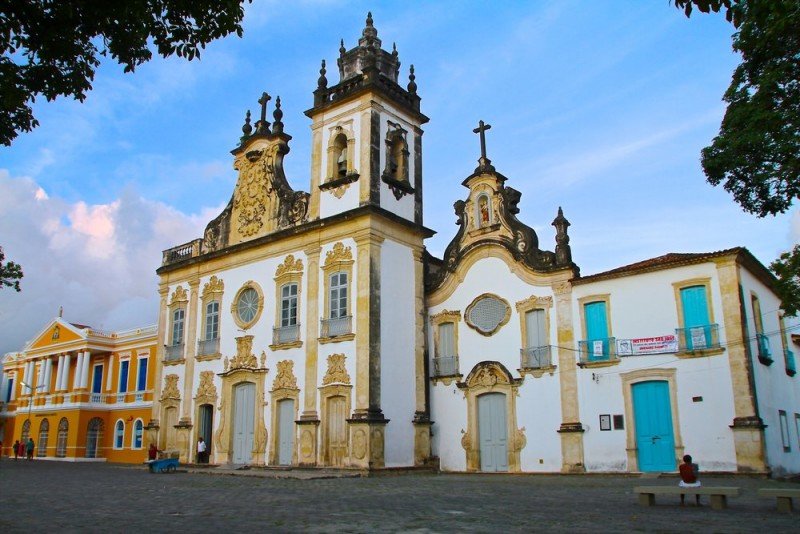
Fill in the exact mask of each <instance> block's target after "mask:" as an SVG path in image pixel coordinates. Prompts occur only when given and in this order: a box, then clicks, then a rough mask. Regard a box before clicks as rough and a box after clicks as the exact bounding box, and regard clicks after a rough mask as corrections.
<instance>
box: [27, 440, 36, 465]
mask: <svg viewBox="0 0 800 534" xmlns="http://www.w3.org/2000/svg"><path fill="white" fill-rule="evenodd" d="M35 447H36V445H35V444H34V443H33V438H28V443H26V444H25V452H27V453H28V460H33V449H34V448H35Z"/></svg>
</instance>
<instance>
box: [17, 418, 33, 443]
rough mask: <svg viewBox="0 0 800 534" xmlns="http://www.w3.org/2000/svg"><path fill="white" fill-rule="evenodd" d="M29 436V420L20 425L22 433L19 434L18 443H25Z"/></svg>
mask: <svg viewBox="0 0 800 534" xmlns="http://www.w3.org/2000/svg"><path fill="white" fill-rule="evenodd" d="M30 435H31V421H30V419H28V420H26V421H25V422H24V423H22V433H21V434H20V436H19V439H20V441H22V443H27V442H28V438H29V437H30Z"/></svg>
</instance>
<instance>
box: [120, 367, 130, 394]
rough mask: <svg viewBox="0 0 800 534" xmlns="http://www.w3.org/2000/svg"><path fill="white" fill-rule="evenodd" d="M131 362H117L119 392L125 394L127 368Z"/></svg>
mask: <svg viewBox="0 0 800 534" xmlns="http://www.w3.org/2000/svg"><path fill="white" fill-rule="evenodd" d="M130 364H131V362H130V361H129V360H122V361H121V362H119V392H120V393H125V392H126V391H128V367H130Z"/></svg>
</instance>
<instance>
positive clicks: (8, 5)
mask: <svg viewBox="0 0 800 534" xmlns="http://www.w3.org/2000/svg"><path fill="white" fill-rule="evenodd" d="M245 1H247V2H248V3H249V2H251V1H252V0H126V1H125V2H104V1H102V2H97V1H91V0H60V1H58V2H54V1H52V0H6V1H3V2H0V9H1V10H2V11H0V50H1V51H2V56H1V57H0V143H2V144H4V145H10V144H11V142H12V141H13V140H14V138H16V136H17V135H18V134H19V132H23V131H30V130H31V129H32V128H35V127H36V126H38V122H37V121H36V119H35V118H34V116H33V112H32V110H31V107H30V104H31V103H32V102H33V101H34V99H35V98H36V97H37V96H39V95H41V96H44V97H45V98H47V100H54V99H55V98H57V97H59V96H72V97H74V98H76V99H78V100H80V101H83V100H84V99H85V98H86V93H87V92H88V91H89V90H90V89H91V88H92V85H91V84H92V80H93V79H94V73H95V70H96V69H97V67H98V66H99V64H100V59H99V56H106V55H110V56H111V57H112V58H113V59H114V60H116V61H117V62H118V63H119V64H121V65H122V66H123V67H124V71H125V72H133V71H134V70H135V69H136V67H137V66H139V65H141V64H143V63H146V62H147V61H149V60H150V59H151V58H152V57H153V51H152V49H153V48H154V49H155V50H157V51H158V54H159V55H161V56H163V57H168V56H171V55H173V54H174V55H177V56H179V57H185V58H186V59H188V60H190V61H191V60H192V59H195V58H197V57H200V49H201V48H205V45H206V44H207V43H209V42H211V41H213V40H215V39H218V38H220V37H224V36H226V35H228V34H229V33H233V32H235V33H236V35H238V36H239V37H241V35H242V27H241V22H242V19H243V18H244V8H243V4H244V2H245Z"/></svg>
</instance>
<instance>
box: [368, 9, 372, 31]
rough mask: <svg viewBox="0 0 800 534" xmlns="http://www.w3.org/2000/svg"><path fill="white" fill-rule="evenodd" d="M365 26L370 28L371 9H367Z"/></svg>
mask: <svg viewBox="0 0 800 534" xmlns="http://www.w3.org/2000/svg"><path fill="white" fill-rule="evenodd" d="M367 27H368V28H372V27H373V26H372V11H367Z"/></svg>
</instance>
